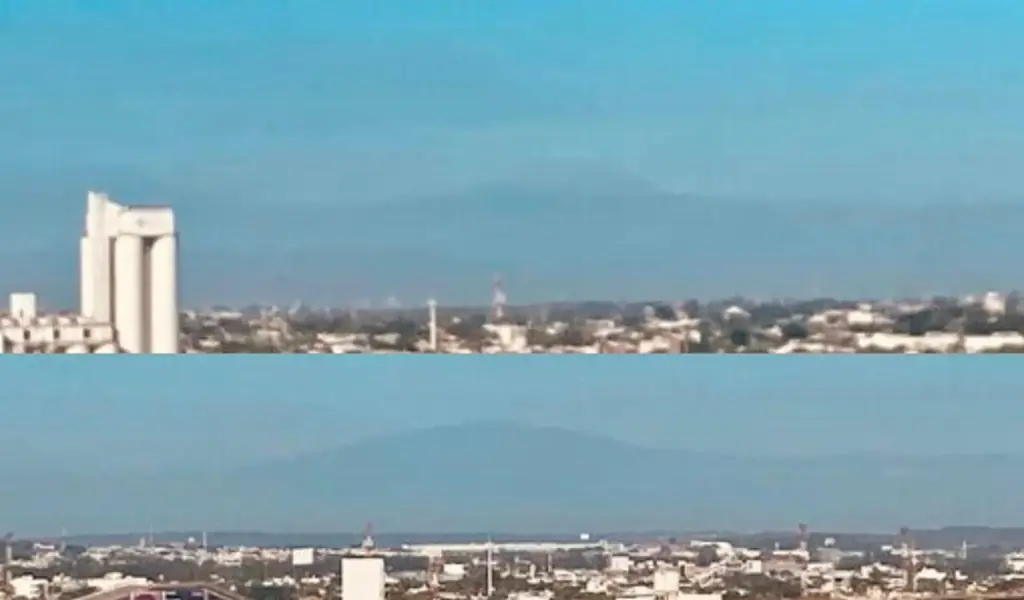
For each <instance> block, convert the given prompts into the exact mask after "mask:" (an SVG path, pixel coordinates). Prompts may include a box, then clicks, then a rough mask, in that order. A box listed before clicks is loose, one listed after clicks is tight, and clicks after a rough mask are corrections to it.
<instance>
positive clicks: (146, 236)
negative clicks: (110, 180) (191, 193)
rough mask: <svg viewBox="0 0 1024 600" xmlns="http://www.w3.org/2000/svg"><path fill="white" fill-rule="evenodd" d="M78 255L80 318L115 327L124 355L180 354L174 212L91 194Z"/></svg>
mask: <svg viewBox="0 0 1024 600" xmlns="http://www.w3.org/2000/svg"><path fill="white" fill-rule="evenodd" d="M80 250H81V278H82V282H81V312H82V315H83V316H85V317H87V318H91V319H94V320H96V321H98V322H105V323H111V324H113V326H114V330H115V332H116V337H117V340H118V344H119V346H120V347H121V350H122V351H124V352H129V353H161V354H174V353H177V352H178V351H179V342H178V325H179V323H178V280H177V270H178V265H177V254H178V249H177V233H176V231H175V223H174V213H173V212H172V211H171V210H170V209H169V208H164V207H128V206H122V205H120V204H117V203H115V202H112V201H110V199H109V198H108V197H107V196H106V195H104V194H98V193H94V192H90V193H89V197H88V207H87V214H86V232H85V236H84V237H83V239H82V243H81V248H80Z"/></svg>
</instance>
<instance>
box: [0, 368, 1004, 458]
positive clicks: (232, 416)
mask: <svg viewBox="0 0 1024 600" xmlns="http://www.w3.org/2000/svg"><path fill="white" fill-rule="evenodd" d="M1016 364H1017V363H1016V362H1015V361H1014V360H1012V359H1010V358H1005V359H1004V358H998V357H992V358H965V357H959V356H937V357H922V358H914V357H907V358H904V359H899V360H897V359H893V358H883V357H878V358H875V357H863V358H850V359H844V358H838V359H837V358H834V357H821V356H808V357H803V358H800V359H784V360H783V359H774V358H770V357H757V358H744V357H732V358H730V357H720V358H705V359H701V358H694V359H687V360H683V361H680V360H674V359H670V358H667V357H666V358H642V357H632V358H631V357H578V358H572V357H567V358H564V359H560V360H549V359H537V358H530V357H509V358H507V359H501V360H496V359H487V358H479V359H477V358H466V359H465V360H460V361H451V360H446V359H443V358H440V357H439V358H430V357H423V358H407V357H373V358H352V359H349V360H344V361H336V360H331V359H311V358H299V357H296V358H289V357H275V358H259V357H234V356H232V357H224V358H223V359H219V360H189V361H182V360H175V359H162V358H158V357H152V358H147V359H145V360H138V359H133V358H131V357H119V358H114V359H109V360H102V361H98V360H64V361H50V360H42V359H40V360H33V359H26V360H24V361H20V362H19V363H18V364H17V365H15V364H14V363H4V365H3V366H0V379H2V380H3V381H4V387H5V390H6V391H5V393H4V394H3V395H2V397H0V414H3V415H4V418H3V419H2V420H0V450H2V451H0V461H2V463H0V466H7V467H9V466H12V465H13V464H21V465H22V466H26V467H27V466H39V467H45V466H46V465H55V464H57V465H60V464H66V461H67V460H68V456H69V452H73V453H74V455H75V456H76V457H77V458H79V459H87V458H90V457H92V458H96V459H97V460H100V459H101V462H102V464H103V465H105V468H111V469H116V468H120V466H135V467H140V468H144V469H153V468H156V467H157V466H167V465H175V466H178V467H188V466H190V465H195V464H198V463H199V462H200V461H202V462H206V461H221V464H223V465H225V466H228V465H237V464H244V463H248V462H253V461H257V460H259V459H261V458H263V457H266V456H289V455H293V454H296V453H299V452H302V451H313V450H323V449H329V448H334V447H341V446H344V445H345V444H348V443H351V442H353V441H355V440H359V439H365V438H368V437H374V436H379V435H385V434H391V433H395V432H401V431H406V430H413V429H417V428H424V427H430V426H435V425H442V424H458V423H464V422H471V421H478V420H495V419H501V420H514V421H519V422H523V423H528V424H534V425H547V426H557V427H563V428H567V429H571V430H576V431H582V432H589V433H595V434H600V435H605V436H609V437H612V438H615V439H619V440H623V441H627V442H631V443H635V444H639V445H644V446H654V447H665V448H681V449H689V450H693V451H699V452H711V453H726V454H739V455H801V456H808V455H822V454H848V453H859V452H870V453H898V454H914V455H920V454H924V455H935V454H958V453H1010V454H1017V455H1021V454H1024V443H1022V442H1021V441H1020V436H1018V435H1016V429H1015V428H1016V427H1017V424H1018V423H1020V422H1021V420H1022V419H1024V405H1022V404H1021V403H1020V402H1019V399H1020V392H1021V390H1022V384H1021V380H1020V376H1019V369H1018V368H1017V366H1016ZM214 447H215V448H216V449H217V451H216V452H211V448H214ZM25 461H27V462H25Z"/></svg>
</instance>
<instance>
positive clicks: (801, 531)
mask: <svg viewBox="0 0 1024 600" xmlns="http://www.w3.org/2000/svg"><path fill="white" fill-rule="evenodd" d="M797 532H798V536H799V537H797V540H798V546H797V547H798V548H799V550H800V552H803V553H807V552H808V550H807V546H808V544H807V540H808V537H809V536H808V534H807V523H800V524H799V525H797Z"/></svg>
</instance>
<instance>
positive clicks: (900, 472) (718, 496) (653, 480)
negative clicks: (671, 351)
mask: <svg viewBox="0 0 1024 600" xmlns="http://www.w3.org/2000/svg"><path fill="white" fill-rule="evenodd" d="M682 425H683V424H681V426H682ZM681 431H684V429H683V428H681ZM1022 467H1024V459H1021V458H1016V457H1007V456H940V457H932V458H908V457H897V456H826V457H816V458H756V457H755V458H742V457H728V456H717V455H706V454H699V453H693V452H685V451H678V450H662V449H650V448H643V447H638V446H634V445H629V444H624V443H621V442H617V441H614V440H610V439H605V438H602V437H597V436H592V435H585V434H580V433H574V432H569V431H563V430H559V429H550V428H537V427H529V426H524V425H518V424H513V423H504V422H486V423H474V424H467V425H462V426H451V427H441V428H434V429H427V430H423V431H414V432H409V433H406V434H400V435H394V436H390V437H385V438H379V439H372V440H367V441H364V442H359V443H356V444H352V445H347V446H344V447H341V448H338V449H336V450H331V451H326V452H318V453H314V454H307V455H302V456H296V457H291V458H287V459H275V460H268V461H262V462H260V463H257V464H253V465H249V466H246V467H244V468H239V469H233V470H231V471H229V472H213V471H210V472H201V471H196V470H192V471H182V472H178V473H168V474H162V475H159V476H158V475H157V474H145V475H138V474H106V475H104V474H102V473H95V474H90V473H85V472H78V473H76V474H74V475H70V474H65V475H62V476H61V478H60V479H59V480H55V478H45V477H41V478H39V479H37V480H35V481H34V482H31V481H27V480H24V479H25V477H26V476H25V475H21V476H18V477H17V478H16V479H17V480H18V481H8V482H7V483H8V489H13V490H21V491H16V492H15V493H13V494H10V495H6V496H5V498H4V499H3V501H0V509H2V510H3V512H4V513H5V514H7V515H10V517H11V518H12V519H15V520H16V521H17V520H18V519H23V520H24V521H26V522H30V523H40V522H45V521H42V520H43V519H50V522H52V523H53V524H52V526H51V527H52V528H53V529H56V528H58V527H60V526H62V525H63V526H71V527H74V528H75V529H76V530H77V531H83V530H89V531H104V530H105V531H110V530H115V531H116V530H121V531H125V530H142V529H145V527H146V525H147V521H150V520H151V522H153V523H155V524H156V525H157V526H159V527H160V528H166V529H195V528H199V527H207V528H210V529H214V528H216V529H221V530H227V529H247V530H251V529H264V530H266V529H270V530H281V529H282V528H284V529H287V530H291V531H358V530H359V528H360V527H361V524H362V523H364V522H365V521H374V522H375V523H376V524H377V525H378V527H379V528H380V529H381V530H385V531H409V532H413V531H438V532H445V531H448V532H451V531H488V530H491V531H503V532H509V533H515V532H540V531H551V532H557V533H569V532H579V531H611V530H615V531H647V530H654V529H658V530H675V531H687V530H689V531H697V530H710V529H728V530H734V531H742V530H747V531H751V530H765V529H774V530H781V531H787V530H789V529H791V528H792V524H794V523H797V522H810V523H814V524H815V526H816V527H819V528H821V529H825V528H828V529H831V530H840V531H842V530H846V531H850V530H867V531H890V530H895V529H896V528H898V527H899V526H901V525H909V526H911V527H919V528H923V527H939V526H943V525H950V524H965V525H972V526H974V525H977V526H988V525H1013V524H1016V523H1018V522H1019V517H1018V506H1017V499H1018V498H1019V497H1020V496H1021V494H1022V493H1024V481H1022V480H1021V478H1020V477H1019V475H1018V474H1019V473H1020V472H1021V471H1022ZM24 485H33V486H34V487H28V488H26V487H23V486H24ZM19 498H20V499H21V501H20V502H19ZM54 521H56V522H54ZM269 524H273V525H269ZM36 527H39V526H38V525H37V526H36Z"/></svg>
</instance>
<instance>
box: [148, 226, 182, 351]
mask: <svg viewBox="0 0 1024 600" xmlns="http://www.w3.org/2000/svg"><path fill="white" fill-rule="evenodd" d="M177 272H178V239H177V237H176V236H173V235H165V236H161V237H158V238H155V239H153V242H152V245H151V246H150V249H149V275H150V278H149V322H150V336H149V341H150V347H149V351H150V352H152V353H154V354H176V353H177V352H178V347H179V346H178V344H179V342H178V327H179V324H178V318H179V317H178V278H177V277H176V273H177Z"/></svg>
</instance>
